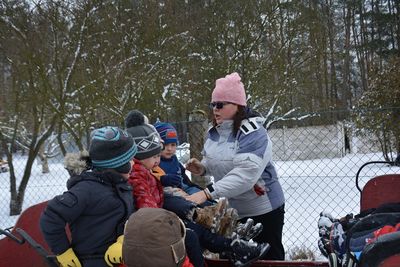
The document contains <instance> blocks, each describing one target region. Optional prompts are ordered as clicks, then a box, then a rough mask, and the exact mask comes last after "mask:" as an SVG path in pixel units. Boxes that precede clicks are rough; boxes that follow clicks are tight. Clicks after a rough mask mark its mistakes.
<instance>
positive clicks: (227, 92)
mask: <svg viewBox="0 0 400 267" xmlns="http://www.w3.org/2000/svg"><path fill="white" fill-rule="evenodd" d="M240 80H241V78H240V76H239V74H237V73H236V72H234V73H232V74H229V75H226V76H225V78H220V79H218V80H217V81H216V82H215V88H214V91H213V92H212V95H211V102H219V101H225V102H230V103H233V104H237V105H240V106H246V105H247V104H246V93H245V92H244V86H243V83H242V82H241V81H240Z"/></svg>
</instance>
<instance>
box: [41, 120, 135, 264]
mask: <svg viewBox="0 0 400 267" xmlns="http://www.w3.org/2000/svg"><path fill="white" fill-rule="evenodd" d="M136 152H137V147H136V145H135V143H134V142H133V139H132V137H131V136H130V135H129V134H128V133H127V132H126V131H123V130H121V129H119V128H117V127H111V126H107V127H103V128H99V129H96V130H94V131H93V132H92V134H91V143H90V147H89V159H88V160H87V161H86V162H87V163H90V162H91V164H88V165H90V167H91V169H87V167H88V166H86V168H83V169H81V170H82V171H81V172H80V173H79V172H75V173H73V174H72V176H71V178H70V179H69V180H68V182H67V188H68V191H66V192H64V193H63V194H62V195H59V196H56V197H55V198H53V199H52V200H50V201H49V203H48V206H47V208H46V210H45V211H44V212H43V214H42V216H41V218H40V227H41V230H42V233H43V236H44V238H45V240H46V242H47V244H48V245H49V247H50V249H51V251H52V252H53V253H54V254H55V255H56V258H57V261H58V262H59V263H60V266H76V267H81V266H85V267H107V266H113V264H118V263H122V241H123V236H122V234H123V231H124V224H125V222H126V220H127V219H128V218H129V216H130V215H131V214H132V213H133V211H134V205H133V199H132V187H131V186H130V185H129V184H128V181H127V179H128V178H129V172H130V170H131V168H132V164H133V157H134V156H135V154H136ZM78 159H79V158H78ZM66 224H68V225H69V228H70V229H71V239H68V238H67V234H66V232H65V225H66ZM70 240H71V241H70Z"/></svg>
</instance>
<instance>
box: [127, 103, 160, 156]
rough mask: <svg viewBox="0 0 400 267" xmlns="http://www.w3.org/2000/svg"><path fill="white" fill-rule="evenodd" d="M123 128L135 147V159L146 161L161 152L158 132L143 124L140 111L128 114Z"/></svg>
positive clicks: (142, 116)
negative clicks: (131, 138) (136, 149)
mask: <svg viewBox="0 0 400 267" xmlns="http://www.w3.org/2000/svg"><path fill="white" fill-rule="evenodd" d="M125 127H126V128H127V129H126V130H127V131H128V133H129V134H130V135H131V136H132V137H133V141H134V142H135V144H136V145H137V148H138V151H137V153H136V156H135V158H136V159H139V160H140V159H147V158H150V157H152V156H155V155H157V154H159V153H160V152H161V149H162V143H161V138H160V136H159V134H158V132H157V131H156V129H155V128H154V127H153V126H152V125H150V124H147V123H145V120H144V115H143V114H142V113H141V112H140V111H137V110H135V111H131V112H129V114H128V115H127V117H126V118H125Z"/></svg>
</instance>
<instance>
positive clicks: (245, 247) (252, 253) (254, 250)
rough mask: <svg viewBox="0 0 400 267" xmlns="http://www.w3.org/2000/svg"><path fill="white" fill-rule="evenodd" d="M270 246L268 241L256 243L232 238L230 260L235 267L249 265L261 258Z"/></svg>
mask: <svg viewBox="0 0 400 267" xmlns="http://www.w3.org/2000/svg"><path fill="white" fill-rule="evenodd" d="M270 247H271V246H270V245H269V244H268V243H262V244H257V243H256V242H253V241H244V240H241V239H238V238H236V239H234V240H233V241H232V261H233V264H234V266H236V267H245V266H250V265H251V263H252V262H254V261H256V260H258V259H259V258H262V257H263V256H264V255H265V253H267V251H268V250H269V248H270Z"/></svg>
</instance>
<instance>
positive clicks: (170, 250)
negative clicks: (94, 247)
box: [122, 208, 186, 267]
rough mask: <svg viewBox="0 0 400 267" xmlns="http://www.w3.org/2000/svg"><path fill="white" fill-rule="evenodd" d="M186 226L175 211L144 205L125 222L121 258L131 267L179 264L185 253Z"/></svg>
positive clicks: (173, 265) (174, 266)
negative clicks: (144, 206)
mask: <svg viewBox="0 0 400 267" xmlns="http://www.w3.org/2000/svg"><path fill="white" fill-rule="evenodd" d="M185 235H186V228H185V225H184V224H183V222H182V221H181V220H180V219H179V218H178V216H176V214H175V213H173V212H170V211H167V210H164V209H158V208H142V209H139V210H138V211H137V212H135V213H133V214H132V215H131V217H130V218H129V220H128V221H127V223H126V225H125V231H124V242H123V245H122V258H123V259H124V263H125V264H126V265H127V266H128V267H159V266H163V267H176V266H181V265H182V264H183V262H184V260H185V257H186V249H185V243H184V240H185Z"/></svg>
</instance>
